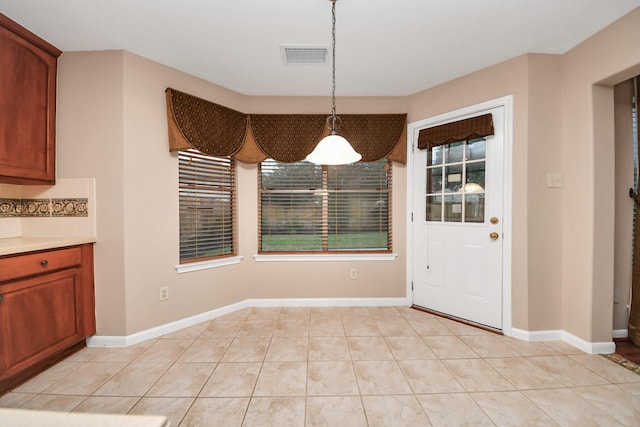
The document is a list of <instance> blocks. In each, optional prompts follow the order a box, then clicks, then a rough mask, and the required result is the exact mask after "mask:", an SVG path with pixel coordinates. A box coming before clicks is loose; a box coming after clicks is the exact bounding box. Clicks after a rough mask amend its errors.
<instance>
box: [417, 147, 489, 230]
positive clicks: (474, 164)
mask: <svg viewBox="0 0 640 427" xmlns="http://www.w3.org/2000/svg"><path fill="white" fill-rule="evenodd" d="M485 169H486V140H485V139H484V138H478V139H471V140H467V141H459V142H454V143H451V144H446V145H441V146H436V147H432V148H430V149H429V150H428V151H427V171H426V212H425V218H426V221H431V222H434V221H435V222H454V223H483V222H484V220H485V218H484V217H485V212H484V205H485V194H486V192H485Z"/></svg>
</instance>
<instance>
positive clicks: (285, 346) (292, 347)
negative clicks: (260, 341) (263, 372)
mask: <svg viewBox="0 0 640 427" xmlns="http://www.w3.org/2000/svg"><path fill="white" fill-rule="evenodd" d="M308 357H309V339H308V338H306V337H290V338H287V337H282V338H280V337H274V338H272V339H271V344H269V349H268V350H267V355H266V357H265V359H264V360H265V361H266V362H304V361H306V360H307V359H308Z"/></svg>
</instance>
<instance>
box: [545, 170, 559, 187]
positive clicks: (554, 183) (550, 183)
mask: <svg viewBox="0 0 640 427" xmlns="http://www.w3.org/2000/svg"><path fill="white" fill-rule="evenodd" d="M560 187H562V174H561V173H559V172H553V173H548V174H547V188H560Z"/></svg>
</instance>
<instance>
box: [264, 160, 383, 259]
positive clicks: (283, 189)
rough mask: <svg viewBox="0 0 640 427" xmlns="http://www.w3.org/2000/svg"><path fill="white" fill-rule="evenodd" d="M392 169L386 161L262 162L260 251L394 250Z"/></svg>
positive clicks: (333, 251)
mask: <svg viewBox="0 0 640 427" xmlns="http://www.w3.org/2000/svg"><path fill="white" fill-rule="evenodd" d="M391 169H392V168H391V162H390V161H389V160H386V159H384V160H379V161H377V162H360V163H353V164H349V165H339V166H319V165H315V164H313V163H309V162H306V161H304V162H298V163H279V162H276V161H274V160H271V159H269V160H266V161H264V162H262V163H261V164H260V171H259V181H260V182H259V192H260V198H259V203H260V206H259V213H260V216H259V225H260V226H259V228H260V230H259V250H260V252H262V253H265V252H280V253H281V252H298V253H299V252H307V253H326V252H332V253H335V252H336V251H344V252H389V251H390V250H391V237H392V236H391Z"/></svg>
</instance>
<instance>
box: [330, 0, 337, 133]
mask: <svg viewBox="0 0 640 427" xmlns="http://www.w3.org/2000/svg"><path fill="white" fill-rule="evenodd" d="M331 3H332V6H331V24H332V25H331V71H332V82H333V86H332V89H331V132H332V133H334V132H335V131H336V121H337V116H336V0H331Z"/></svg>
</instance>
